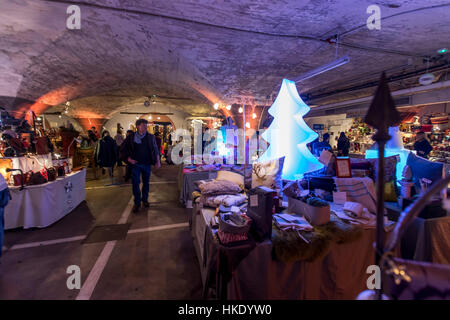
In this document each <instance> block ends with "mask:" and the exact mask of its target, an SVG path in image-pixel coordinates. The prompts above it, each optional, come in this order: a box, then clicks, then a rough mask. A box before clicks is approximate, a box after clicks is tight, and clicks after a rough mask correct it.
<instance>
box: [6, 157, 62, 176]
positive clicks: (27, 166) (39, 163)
mask: <svg viewBox="0 0 450 320" xmlns="http://www.w3.org/2000/svg"><path fill="white" fill-rule="evenodd" d="M10 159H12V166H13V168H14V169H21V170H22V171H23V173H25V172H28V171H30V170H31V171H33V172H36V171H39V170H42V169H44V166H45V167H47V168H50V167H53V161H52V155H51V153H48V154H43V155H34V156H30V157H28V156H27V157H14V158H10ZM13 174H16V173H13Z"/></svg>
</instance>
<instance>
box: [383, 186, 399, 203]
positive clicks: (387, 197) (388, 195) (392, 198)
mask: <svg viewBox="0 0 450 320" xmlns="http://www.w3.org/2000/svg"><path fill="white" fill-rule="evenodd" d="M384 201H388V202H397V192H396V187H395V182H394V181H390V182H386V183H385V184H384Z"/></svg>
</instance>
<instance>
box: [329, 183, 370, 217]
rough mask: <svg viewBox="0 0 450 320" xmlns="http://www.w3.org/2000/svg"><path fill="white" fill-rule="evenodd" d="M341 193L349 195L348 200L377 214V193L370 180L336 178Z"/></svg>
mask: <svg viewBox="0 0 450 320" xmlns="http://www.w3.org/2000/svg"><path fill="white" fill-rule="evenodd" d="M334 182H335V184H336V188H337V190H338V191H339V192H346V193H347V200H349V201H353V202H358V203H360V204H362V205H363V206H364V207H365V208H367V209H368V210H369V211H370V212H372V213H376V212H377V205H376V193H375V187H374V183H373V180H372V179H370V178H367V177H365V178H334Z"/></svg>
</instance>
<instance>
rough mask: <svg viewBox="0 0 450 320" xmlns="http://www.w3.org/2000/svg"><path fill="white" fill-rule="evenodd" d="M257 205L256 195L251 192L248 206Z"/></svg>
mask: <svg viewBox="0 0 450 320" xmlns="http://www.w3.org/2000/svg"><path fill="white" fill-rule="evenodd" d="M257 206H258V195H257V194H252V195H251V196H250V207H257Z"/></svg>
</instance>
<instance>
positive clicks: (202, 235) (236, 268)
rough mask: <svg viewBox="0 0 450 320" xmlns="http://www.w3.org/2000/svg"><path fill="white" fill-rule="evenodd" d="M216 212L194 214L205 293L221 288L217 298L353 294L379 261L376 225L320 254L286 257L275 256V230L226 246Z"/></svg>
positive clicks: (340, 296) (347, 296) (201, 210)
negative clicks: (268, 235)
mask: <svg viewBox="0 0 450 320" xmlns="http://www.w3.org/2000/svg"><path fill="white" fill-rule="evenodd" d="M213 217H214V210H211V209H204V208H198V207H197V208H195V209H194V211H193V216H192V236H193V238H194V243H195V247H196V251H197V254H198V258H199V263H200V266H201V273H202V280H203V283H204V294H205V298H206V297H207V296H208V294H210V293H211V292H212V291H215V290H217V292H216V294H217V296H216V297H217V298H218V299H230V300H235V299H242V300H246V299H258V300H259V299H261V300H265V299H354V298H355V297H356V296H357V295H358V294H359V293H360V292H361V291H363V290H364V289H366V288H365V287H366V281H365V280H366V278H367V273H366V270H367V267H368V266H369V265H373V264H374V262H375V261H374V255H373V254H372V251H371V248H372V244H373V242H374V240H375V229H374V228H373V227H372V228H367V229H362V230H358V231H357V234H353V235H352V240H351V241H348V242H345V243H337V242H334V241H333V242H332V243H330V244H329V247H328V248H327V249H325V250H324V251H326V252H322V253H321V254H320V255H318V256H317V257H316V258H315V259H312V260H311V259H310V260H305V259H303V260H302V259H299V260H297V261H282V260H283V258H282V257H281V256H278V257H277V255H276V254H275V259H274V258H273V257H274V250H275V248H274V247H276V246H279V245H280V244H279V243H278V244H275V245H274V241H277V240H276V239H275V237H276V234H277V233H276V231H275V230H274V231H275V232H274V233H273V237H274V239H273V240H267V241H264V242H256V241H254V240H248V241H247V242H241V243H240V244H238V245H233V246H225V245H223V244H221V243H220V241H219V240H218V239H217V236H216V234H217V230H214V229H212V228H211V226H210V223H211V220H212V219H213ZM274 228H275V227H274ZM348 232H349V233H351V232H355V231H350V230H348ZM316 245H319V244H316ZM317 250H320V249H319V248H318V249H317ZM284 259H286V258H284ZM292 260H295V259H292Z"/></svg>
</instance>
